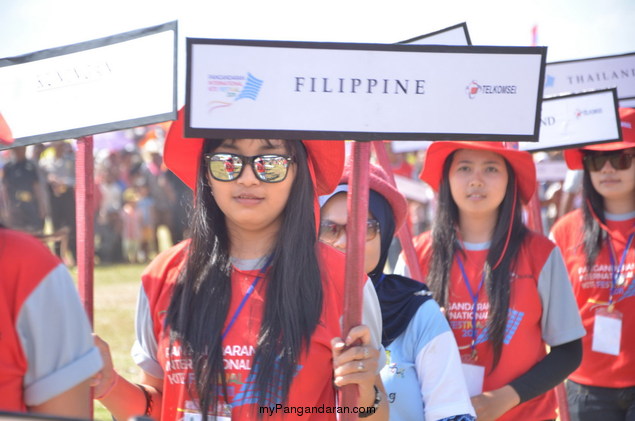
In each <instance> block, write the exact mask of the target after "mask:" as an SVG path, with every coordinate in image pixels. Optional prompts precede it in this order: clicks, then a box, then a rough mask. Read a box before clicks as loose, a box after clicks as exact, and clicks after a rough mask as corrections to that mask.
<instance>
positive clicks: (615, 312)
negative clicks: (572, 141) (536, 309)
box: [552, 108, 635, 420]
mask: <svg viewBox="0 0 635 421" xmlns="http://www.w3.org/2000/svg"><path fill="white" fill-rule="evenodd" d="M619 114H620V119H621V122H622V136H623V142H614V143H608V144H599V145H591V146H586V147H583V148H580V149H572V150H567V151H565V159H566V162H567V165H568V166H569V168H571V169H584V178H583V180H584V181H583V199H584V200H583V206H582V208H581V209H577V210H575V211H573V212H571V213H569V214H567V215H566V216H564V217H563V218H562V219H561V220H559V221H558V222H557V223H556V224H555V225H554V227H553V229H552V236H553V238H554V239H555V241H556V243H557V244H558V246H559V247H560V249H561V250H562V253H563V255H564V258H565V262H566V264H567V269H568V270H569V275H570V277H571V282H572V285H573V291H574V293H575V295H576V299H577V301H578V307H579V308H580V315H581V316H582V321H583V323H584V327H585V328H586V331H587V335H586V336H585V337H584V339H583V341H582V343H583V346H584V354H583V357H582V363H581V364H580V367H579V368H578V369H577V370H576V371H575V372H573V373H572V374H571V376H569V381H567V395H568V398H569V407H570V411H571V417H572V419H574V420H634V419H635V280H634V279H633V277H634V275H633V274H634V273H635V250H634V248H635V247H633V236H635V165H633V156H634V155H635V110H634V109H626V108H621V109H620V110H619Z"/></svg>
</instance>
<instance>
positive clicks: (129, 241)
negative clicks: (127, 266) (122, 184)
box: [121, 188, 142, 263]
mask: <svg viewBox="0 0 635 421" xmlns="http://www.w3.org/2000/svg"><path fill="white" fill-rule="evenodd" d="M123 201H124V204H123V207H122V209H121V220H122V223H123V236H122V245H123V255H124V257H125V258H126V259H127V261H128V262H129V263H139V262H140V259H139V257H140V251H141V247H140V246H141V235H142V233H141V220H142V217H141V212H139V209H138V208H137V203H138V201H139V196H138V195H137V193H136V192H135V191H134V189H132V188H128V189H126V190H125V191H124V192H123Z"/></svg>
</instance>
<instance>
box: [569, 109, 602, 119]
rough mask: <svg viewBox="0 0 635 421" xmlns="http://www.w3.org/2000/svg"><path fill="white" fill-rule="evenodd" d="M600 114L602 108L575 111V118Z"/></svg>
mask: <svg viewBox="0 0 635 421" xmlns="http://www.w3.org/2000/svg"><path fill="white" fill-rule="evenodd" d="M597 114H602V108H593V109H579V108H578V109H576V110H575V118H582V117H588V116H591V115H597Z"/></svg>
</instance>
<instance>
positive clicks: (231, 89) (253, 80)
mask: <svg viewBox="0 0 635 421" xmlns="http://www.w3.org/2000/svg"><path fill="white" fill-rule="evenodd" d="M263 84H264V81H262V80H261V79H258V78H257V77H255V76H254V75H252V74H251V73H249V72H247V76H243V75H214V74H209V75H207V91H208V92H209V93H210V95H211V97H212V98H213V99H212V100H210V101H209V103H208V104H209V105H208V111H209V112H212V111H213V110H215V109H217V108H224V107H229V106H231V105H233V104H234V103H235V102H236V101H239V100H241V99H251V100H252V101H255V100H256V99H257V98H258V94H259V93H260V89H261V88H262V85H263Z"/></svg>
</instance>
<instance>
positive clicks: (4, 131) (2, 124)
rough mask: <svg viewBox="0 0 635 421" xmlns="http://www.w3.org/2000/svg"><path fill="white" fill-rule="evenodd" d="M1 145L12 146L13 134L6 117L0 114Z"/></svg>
mask: <svg viewBox="0 0 635 421" xmlns="http://www.w3.org/2000/svg"><path fill="white" fill-rule="evenodd" d="M0 143H4V144H5V145H10V144H12V143H13V135H12V134H11V129H10V128H9V125H8V124H7V122H6V121H5V119H4V117H2V114H1V113H0Z"/></svg>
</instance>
